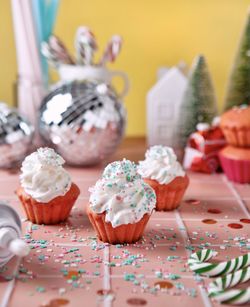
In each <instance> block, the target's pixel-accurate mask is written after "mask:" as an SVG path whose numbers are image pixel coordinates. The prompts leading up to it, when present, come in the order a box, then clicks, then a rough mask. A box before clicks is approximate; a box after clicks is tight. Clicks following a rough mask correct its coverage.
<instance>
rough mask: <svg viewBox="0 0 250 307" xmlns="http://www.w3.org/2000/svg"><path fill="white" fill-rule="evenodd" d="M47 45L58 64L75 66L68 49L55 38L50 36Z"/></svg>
mask: <svg viewBox="0 0 250 307" xmlns="http://www.w3.org/2000/svg"><path fill="white" fill-rule="evenodd" d="M48 44H49V47H50V50H51V53H53V54H54V56H55V57H56V58H57V59H58V61H59V62H61V63H64V64H75V61H74V60H73V58H72V56H71V55H70V53H69V51H68V49H67V48H66V47H65V45H64V43H63V42H62V41H61V40H60V39H59V38H58V37H57V36H55V35H51V36H50V38H49V42H48Z"/></svg>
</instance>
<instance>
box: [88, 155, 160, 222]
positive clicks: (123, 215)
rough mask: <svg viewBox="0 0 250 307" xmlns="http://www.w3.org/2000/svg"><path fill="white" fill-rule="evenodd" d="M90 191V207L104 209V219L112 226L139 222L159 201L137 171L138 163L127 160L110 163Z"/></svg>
mask: <svg viewBox="0 0 250 307" xmlns="http://www.w3.org/2000/svg"><path fill="white" fill-rule="evenodd" d="M89 191H90V192H91V195H90V208H91V209H92V210H93V211H94V212H95V213H103V212H105V213H106V217H105V221H106V222H110V223H111V224H112V226H113V227H117V226H119V225H124V224H134V223H136V222H138V221H140V220H141V219H142V218H143V216H144V214H151V212H152V210H153V209H154V208H155V204H156V196H155V192H154V190H153V189H152V188H151V187H150V186H149V185H148V184H146V183H145V182H144V181H143V179H142V178H141V176H140V175H139V174H138V173H137V169H136V165H135V163H133V162H131V161H129V160H125V159H124V160H123V161H116V162H113V163H110V164H109V165H108V166H107V167H106V168H105V170H104V172H103V176H102V178H101V179H100V180H98V181H97V182H96V184H95V186H94V187H92V188H90V189H89Z"/></svg>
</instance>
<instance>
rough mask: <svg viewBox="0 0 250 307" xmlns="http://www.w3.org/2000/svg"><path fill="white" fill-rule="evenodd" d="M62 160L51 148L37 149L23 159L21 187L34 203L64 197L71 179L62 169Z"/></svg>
mask: <svg viewBox="0 0 250 307" xmlns="http://www.w3.org/2000/svg"><path fill="white" fill-rule="evenodd" d="M64 163H65V161H64V160H63V158H62V157H61V156H60V155H58V154H57V153H56V152H55V151H54V150H53V149H51V148H39V149H38V150H37V151H36V152H33V153H32V154H30V155H29V156H27V157H26V158H25V160H24V161H23V163H22V167H21V171H22V173H21V175H20V180H21V186H22V187H23V189H24V191H25V192H26V193H27V194H29V195H30V196H31V197H32V198H34V199H35V200H36V201H38V202H41V203H48V202H49V201H50V200H52V199H54V198H56V197H57V196H63V195H65V194H66V193H67V192H68V191H69V189H70V187H71V178H70V175H69V174H68V172H67V171H66V170H65V169H64V168H63V167H62V165H63V164H64Z"/></svg>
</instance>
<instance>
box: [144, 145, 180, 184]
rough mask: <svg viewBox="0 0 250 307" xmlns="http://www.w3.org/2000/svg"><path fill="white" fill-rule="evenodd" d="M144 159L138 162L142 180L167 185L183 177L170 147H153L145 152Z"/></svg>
mask: <svg viewBox="0 0 250 307" xmlns="http://www.w3.org/2000/svg"><path fill="white" fill-rule="evenodd" d="M145 157H146V159H145V160H144V161H140V162H139V165H138V173H139V174H140V175H141V176H142V177H143V178H148V179H153V180H156V181H158V182H159V183H160V184H168V183H170V182H171V181H173V180H174V179H175V178H176V177H179V176H180V177H184V176H185V172H184V171H183V169H182V167H181V165H180V163H179V162H178V161H177V157H176V154H175V153H174V151H173V149H172V148H170V147H167V146H162V145H156V146H153V147H151V148H150V149H148V150H147V151H146V155H145Z"/></svg>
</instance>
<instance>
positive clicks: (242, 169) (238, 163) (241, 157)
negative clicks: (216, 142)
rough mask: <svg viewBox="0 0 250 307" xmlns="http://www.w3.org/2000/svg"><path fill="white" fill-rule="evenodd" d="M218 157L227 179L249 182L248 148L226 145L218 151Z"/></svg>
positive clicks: (249, 152)
mask: <svg viewBox="0 0 250 307" xmlns="http://www.w3.org/2000/svg"><path fill="white" fill-rule="evenodd" d="M219 158H220V162H221V166H222V168H223V171H224V173H225V174H226V176H227V177H228V179H229V180H232V181H235V182H238V183H250V148H238V147H233V146H227V147H225V148H224V149H222V150H221V151H220V153H219Z"/></svg>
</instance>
